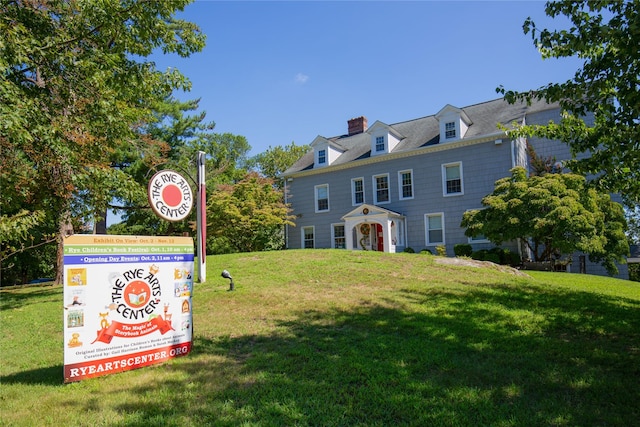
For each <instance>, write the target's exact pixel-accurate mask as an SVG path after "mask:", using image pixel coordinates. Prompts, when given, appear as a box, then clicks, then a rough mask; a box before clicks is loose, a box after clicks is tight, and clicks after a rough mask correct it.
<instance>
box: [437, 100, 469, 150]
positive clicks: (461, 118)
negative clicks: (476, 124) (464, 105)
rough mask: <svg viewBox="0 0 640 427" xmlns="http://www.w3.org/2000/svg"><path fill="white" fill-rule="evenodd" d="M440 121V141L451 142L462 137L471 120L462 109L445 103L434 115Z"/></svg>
mask: <svg viewBox="0 0 640 427" xmlns="http://www.w3.org/2000/svg"><path fill="white" fill-rule="evenodd" d="M435 117H436V120H438V122H440V142H451V141H456V140H460V139H462V138H464V136H465V134H466V133H467V130H468V129H469V126H471V124H472V122H471V119H469V116H467V114H466V113H465V112H464V110H462V109H460V108H457V107H454V106H452V105H446V106H445V107H444V108H443V109H442V110H440V111H439V112H438V114H436V115H435Z"/></svg>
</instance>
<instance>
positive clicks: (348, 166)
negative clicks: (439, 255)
mask: <svg viewBox="0 0 640 427" xmlns="http://www.w3.org/2000/svg"><path fill="white" fill-rule="evenodd" d="M559 118H560V110H559V108H558V106H557V105H550V104H547V103H544V102H537V103H533V104H532V105H529V106H527V105H526V104H514V105H511V104H508V103H507V102H505V101H504V100H503V99H496V100H493V101H488V102H483V103H480V104H476V105H471V106H467V107H463V108H458V107H455V106H452V105H445V106H444V107H443V108H442V109H441V110H440V111H439V112H437V113H436V114H434V115H430V116H426V117H422V118H418V119H414V120H409V121H405V122H400V123H394V124H387V123H383V122H381V121H376V122H375V123H373V124H372V125H371V126H369V125H368V121H367V119H366V118H365V117H358V118H354V119H351V120H349V121H348V122H347V130H348V131H347V133H346V134H344V135H340V136H334V137H323V136H318V137H316V138H315V139H314V140H313V142H311V144H310V145H311V147H312V150H311V151H309V152H308V153H307V154H305V155H304V156H303V157H302V158H301V159H300V160H298V161H297V162H296V163H295V164H294V165H293V166H292V167H291V168H289V169H288V170H287V171H285V172H284V173H283V178H284V180H285V186H286V191H285V194H286V197H287V202H288V203H290V204H291V207H292V209H293V212H292V213H293V215H295V223H296V226H295V227H287V230H286V241H287V247H288V248H292V249H295V248H336V249H348V250H374V251H384V252H402V251H403V250H405V249H406V248H412V249H414V250H415V251H416V252H419V251H421V250H422V249H429V250H431V252H433V253H435V252H436V251H435V248H436V247H437V246H444V247H445V248H446V251H447V255H449V256H453V255H454V252H453V248H454V245H456V244H458V243H470V244H471V245H472V247H473V248H474V250H479V249H490V248H492V247H494V245H493V244H492V243H490V242H489V241H487V240H485V239H482V238H477V239H470V238H468V237H467V236H465V235H464V229H463V228H461V227H460V222H461V220H462V215H463V213H464V212H465V211H467V210H469V209H477V208H481V207H482V205H481V200H482V198H483V197H484V196H486V195H487V194H490V193H491V192H492V191H493V189H494V183H495V181H496V180H498V179H500V178H503V177H505V176H509V170H510V169H511V168H512V167H514V166H518V165H519V166H525V167H528V158H527V154H526V144H527V141H525V140H524V139H510V138H509V137H508V136H507V135H506V134H505V132H504V131H502V130H500V128H499V125H504V126H507V127H510V126H511V125H512V124H513V123H514V122H517V123H526V124H535V123H540V124H546V123H548V122H549V121H550V120H558V119H559ZM528 142H529V144H531V145H532V146H533V147H534V149H535V150H536V152H537V154H538V155H539V156H544V157H547V156H553V157H555V158H556V159H557V160H558V161H561V160H563V159H568V158H570V153H569V149H568V147H567V146H566V145H565V144H563V143H561V142H559V141H550V140H543V139H536V138H531V139H529V140H528ZM520 246H521V245H519V244H518V242H511V243H509V244H504V245H503V247H507V248H509V249H511V250H512V251H516V252H520V253H521V250H522V249H521V248H520ZM521 255H522V257H523V258H526V256H527V254H524V253H521ZM574 259H575V260H578V259H580V260H581V261H583V262H584V257H582V258H580V254H575V257H574ZM576 264H577V263H576ZM584 268H586V271H587V272H588V273H591V274H606V271H605V270H604V268H602V267H601V266H600V265H597V264H590V263H589V262H588V259H587V260H586V265H585V264H583V265H581V267H580V269H582V270H584ZM569 269H570V270H571V267H570V268H569ZM578 270H579V268H578V266H577V265H574V267H573V271H578ZM620 275H621V277H625V278H626V277H628V272H627V269H626V266H621V268H620Z"/></svg>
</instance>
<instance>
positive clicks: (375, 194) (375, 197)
mask: <svg viewBox="0 0 640 427" xmlns="http://www.w3.org/2000/svg"><path fill="white" fill-rule="evenodd" d="M383 176H384V177H386V178H387V193H388V196H389V197H388V200H387V201H386V202H379V201H378V185H377V183H376V178H380V177H383ZM371 182H372V184H373V204H374V205H386V204H389V203H391V180H390V179H389V174H388V173H379V174H377V175H373V176H372V177H371Z"/></svg>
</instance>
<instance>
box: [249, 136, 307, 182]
mask: <svg viewBox="0 0 640 427" xmlns="http://www.w3.org/2000/svg"><path fill="white" fill-rule="evenodd" d="M307 151H309V146H308V145H296V144H295V142H292V143H291V144H289V145H287V146H276V147H271V146H269V148H268V149H267V151H265V152H264V153H260V154H258V155H256V156H254V157H253V158H252V159H251V161H250V165H251V166H252V167H255V168H257V169H258V171H259V172H260V173H261V174H262V175H263V176H265V177H267V178H271V179H273V180H274V182H275V183H276V186H277V187H278V188H280V189H282V188H283V187H284V185H283V182H282V178H280V175H281V174H282V173H283V172H284V171H286V170H287V169H289V167H291V166H292V165H293V164H294V163H295V162H297V161H298V160H299V159H300V158H301V157H302V156H303V155H304V154H305V153H306V152H307Z"/></svg>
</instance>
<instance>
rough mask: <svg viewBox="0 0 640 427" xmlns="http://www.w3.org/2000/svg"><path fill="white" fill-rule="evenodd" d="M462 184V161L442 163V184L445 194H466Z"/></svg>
mask: <svg viewBox="0 0 640 427" xmlns="http://www.w3.org/2000/svg"><path fill="white" fill-rule="evenodd" d="M462 184H463V183H462V163H460V162H458V163H449V164H446V165H442V186H443V193H444V195H445V196H452V195H460V194H464V188H463V185H462Z"/></svg>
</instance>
